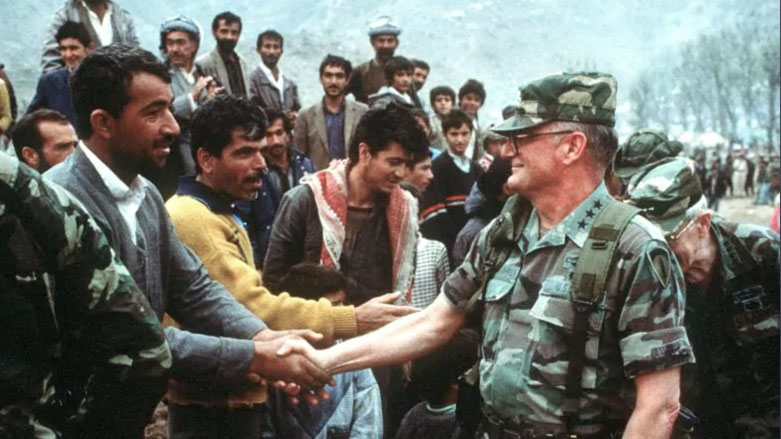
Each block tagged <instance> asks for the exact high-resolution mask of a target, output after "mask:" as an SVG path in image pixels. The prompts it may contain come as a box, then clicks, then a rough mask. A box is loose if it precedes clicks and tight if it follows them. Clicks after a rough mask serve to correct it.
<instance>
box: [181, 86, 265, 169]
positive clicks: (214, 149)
mask: <svg viewBox="0 0 781 439" xmlns="http://www.w3.org/2000/svg"><path fill="white" fill-rule="evenodd" d="M266 123H267V122H266V114H265V113H264V112H263V110H262V109H261V108H260V107H259V106H258V105H257V104H255V103H253V102H252V101H250V100H249V99H247V98H245V97H238V96H233V95H228V94H219V95H217V96H215V97H214V98H212V99H209V100H208V101H206V102H204V103H203V104H201V105H200V106H199V107H198V109H197V110H195V113H193V119H192V123H191V125H190V130H191V133H192V154H193V159H194V160H195V164H196V171H197V173H200V172H201V167H200V166H199V165H198V149H200V148H203V149H204V150H206V151H207V152H208V153H209V154H211V155H213V156H214V157H219V156H220V155H221V154H222V150H223V149H225V147H226V146H228V144H229V143H230V142H231V131H233V129H234V128H243V129H244V131H245V133H246V136H247V138H248V139H250V140H258V139H261V138H263V137H264V136H265V135H266V126H267V125H266Z"/></svg>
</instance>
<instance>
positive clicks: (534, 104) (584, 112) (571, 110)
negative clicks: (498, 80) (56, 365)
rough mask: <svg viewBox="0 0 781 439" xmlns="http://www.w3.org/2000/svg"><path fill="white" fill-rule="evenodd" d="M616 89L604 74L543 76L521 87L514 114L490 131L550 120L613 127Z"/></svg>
mask: <svg viewBox="0 0 781 439" xmlns="http://www.w3.org/2000/svg"><path fill="white" fill-rule="evenodd" d="M617 90H618V85H617V84H616V79H615V78H614V77H613V76H612V75H610V74H607V73H598V72H577V73H560V74H557V75H551V76H546V77H544V78H542V79H538V80H536V81H534V82H531V83H529V84H527V85H525V86H523V87H521V89H520V102H519V105H518V108H517V109H516V112H515V115H514V116H512V117H510V118H509V119H507V120H505V121H504V122H502V123H501V124H499V125H498V126H496V127H494V128H492V131H494V132H496V133H500V134H505V135H507V134H512V133H516V132H519V131H523V130H526V129H529V128H532V127H535V126H537V125H540V124H543V123H545V122H550V121H554V120H560V121H571V122H584V123H593V124H599V125H605V126H609V127H613V126H615V124H616V118H615V111H616V91H617Z"/></svg>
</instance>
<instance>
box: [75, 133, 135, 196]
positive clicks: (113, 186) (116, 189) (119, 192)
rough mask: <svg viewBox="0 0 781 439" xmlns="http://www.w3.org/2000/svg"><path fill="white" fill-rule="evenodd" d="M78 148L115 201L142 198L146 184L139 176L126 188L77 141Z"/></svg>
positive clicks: (101, 161) (115, 175) (122, 182)
mask: <svg viewBox="0 0 781 439" xmlns="http://www.w3.org/2000/svg"><path fill="white" fill-rule="evenodd" d="M79 148H81V150H82V151H83V152H84V155H86V156H87V159H88V160H89V161H90V163H92V166H94V167H95V170H96V171H98V175H100V178H101V180H103V184H105V185H106V187H107V188H108V190H109V192H111V196H113V197H114V198H115V199H116V200H126V199H129V198H136V197H139V195H140V196H141V197H142V198H143V194H144V187H145V186H146V182H145V181H144V179H143V178H141V176H140V175H136V178H135V179H133V181H132V182H131V183H130V186H128V185H126V184H125V182H124V181H122V180H121V179H120V178H119V177H118V176H117V174H115V173H114V171H112V170H111V168H109V167H108V165H106V164H105V163H103V160H101V159H100V157H98V156H97V155H96V154H95V153H94V152H92V150H90V149H89V147H88V146H87V145H85V144H84V142H82V141H79Z"/></svg>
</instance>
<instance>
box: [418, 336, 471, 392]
mask: <svg viewBox="0 0 781 439" xmlns="http://www.w3.org/2000/svg"><path fill="white" fill-rule="evenodd" d="M478 346H479V345H478V336H477V332H475V331H474V330H470V329H464V330H461V331H459V332H458V333H456V335H455V336H454V337H453V338H452V339H450V341H449V342H447V343H446V344H445V345H444V346H442V347H441V348H439V349H437V350H436V351H434V352H432V353H430V354H428V355H426V356H425V357H422V358H420V359H418V360H415V361H413V362H412V373H411V374H410V375H411V376H410V378H411V380H410V388H411V389H412V390H413V391H414V393H417V394H418V395H420V396H421V397H422V398H423V399H424V400H426V401H428V402H429V403H431V404H434V405H441V404H442V403H444V399H445V396H446V395H447V393H448V391H449V390H450V388H451V387H452V386H453V384H456V383H457V380H458V377H459V376H461V374H463V373H464V372H466V371H467V370H468V369H469V368H470V367H471V366H472V365H473V364H475V362H476V361H477V349H478Z"/></svg>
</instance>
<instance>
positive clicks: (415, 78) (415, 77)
mask: <svg viewBox="0 0 781 439" xmlns="http://www.w3.org/2000/svg"><path fill="white" fill-rule="evenodd" d="M427 78H428V70H426V69H421V68H420V67H415V69H414V70H413V71H412V82H413V83H414V84H415V90H420V89H421V88H423V86H424V85H426V79H427Z"/></svg>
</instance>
